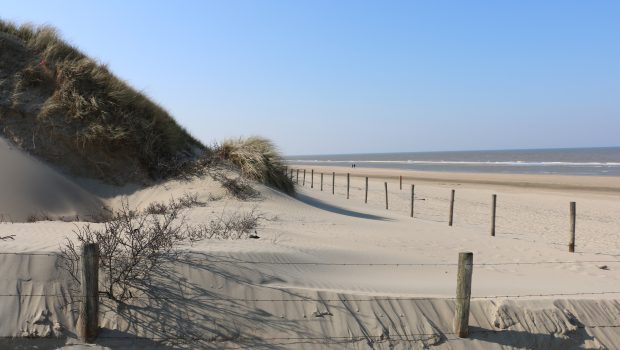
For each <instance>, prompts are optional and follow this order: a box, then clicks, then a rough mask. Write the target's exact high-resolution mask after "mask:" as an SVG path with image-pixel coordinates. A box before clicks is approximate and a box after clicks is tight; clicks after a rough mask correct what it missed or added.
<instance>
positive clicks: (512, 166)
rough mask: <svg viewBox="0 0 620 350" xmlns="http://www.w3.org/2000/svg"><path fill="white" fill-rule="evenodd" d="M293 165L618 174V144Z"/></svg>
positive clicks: (370, 156) (345, 157) (341, 158)
mask: <svg viewBox="0 0 620 350" xmlns="http://www.w3.org/2000/svg"><path fill="white" fill-rule="evenodd" d="M286 160H287V161H288V162H290V163H295V164H308V165H312V164H314V165H325V166H342V167H351V166H352V165H353V164H355V165H356V166H357V167H367V168H384V169H407V170H416V171H444V172H470V173H506V174H558V175H584V176H588V175H596V176H620V147H604V148H563V149H520V150H493V151H451V152H401V153H362V154H329V155H304V156H289V157H286Z"/></svg>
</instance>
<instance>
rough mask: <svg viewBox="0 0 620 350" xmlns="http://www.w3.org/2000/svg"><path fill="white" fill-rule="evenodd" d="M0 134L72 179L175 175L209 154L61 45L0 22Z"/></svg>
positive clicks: (49, 35)
mask: <svg viewBox="0 0 620 350" xmlns="http://www.w3.org/2000/svg"><path fill="white" fill-rule="evenodd" d="M0 133H2V134H3V135H4V136H5V137H6V138H7V139H9V140H10V141H12V142H13V143H14V144H16V145H17V146H18V147H19V148H21V149H22V150H25V151H28V152H29V153H31V154H34V155H37V156H38V157H41V158H43V159H45V160H47V161H49V162H51V163H53V164H55V165H58V166H60V167H62V168H63V169H66V170H68V171H69V172H70V173H71V174H73V175H78V176H82V177H91V178H98V179H102V180H105V181H108V182H113V183H127V182H140V181H148V180H152V179H159V178H163V177H167V176H171V175H175V171H178V168H179V165H180V164H182V163H183V162H184V161H186V160H188V159H191V158H192V157H193V156H195V154H196V153H197V152H199V151H200V150H201V149H203V148H204V147H203V146H202V145H201V144H200V143H199V142H198V141H196V140H195V139H194V138H193V137H192V136H191V135H189V134H188V133H187V132H186V131H185V130H184V129H183V128H181V127H180V126H179V125H178V124H177V123H176V121H175V120H174V119H173V118H172V117H171V116H170V115H169V114H168V113H167V112H166V111H165V110H164V109H163V108H161V107H160V106H158V105H157V104H155V103H154V102H152V101H151V100H149V99H148V98H147V97H146V96H144V95H143V94H141V93H139V92H137V91H136V90H134V89H132V88H131V87H129V86H128V85H127V84H126V83H125V82H123V81H122V80H120V79H118V78H117V77H115V76H114V75H113V74H112V73H111V72H110V71H109V70H108V69H107V67H105V66H103V65H101V64H98V63H97V62H96V61H94V60H93V59H90V58H88V57H87V56H86V55H84V54H83V53H81V52H80V51H79V50H78V49H76V48H75V47H73V46H71V45H69V44H67V43H66V42H64V41H63V40H61V39H60V38H59V36H58V35H57V33H56V32H55V30H54V29H53V28H50V27H32V26H26V25H23V26H17V25H14V24H11V23H8V22H4V21H1V20H0Z"/></svg>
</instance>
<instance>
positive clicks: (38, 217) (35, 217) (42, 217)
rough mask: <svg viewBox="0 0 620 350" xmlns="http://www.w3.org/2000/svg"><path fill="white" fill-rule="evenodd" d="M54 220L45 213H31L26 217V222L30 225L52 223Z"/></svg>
mask: <svg viewBox="0 0 620 350" xmlns="http://www.w3.org/2000/svg"><path fill="white" fill-rule="evenodd" d="M52 220H53V219H52V217H51V216H49V215H48V214H47V213H45V212H43V211H41V212H39V213H31V214H30V215H28V216H27V217H26V222H28V223H34V222H37V221H52Z"/></svg>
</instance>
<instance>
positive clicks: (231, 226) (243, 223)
mask: <svg viewBox="0 0 620 350" xmlns="http://www.w3.org/2000/svg"><path fill="white" fill-rule="evenodd" d="M263 219H264V215H263V214H262V213H260V212H259V211H258V210H257V209H256V208H253V209H252V210H250V211H248V212H233V213H229V214H225V213H224V212H222V214H221V215H220V216H219V217H218V218H217V219H215V220H211V221H210V222H209V224H207V225H199V226H197V227H188V228H187V238H188V239H189V240H190V241H191V242H196V241H200V240H203V239H246V238H250V236H253V234H254V233H255V231H256V229H257V228H258V227H259V225H260V221H261V220H263Z"/></svg>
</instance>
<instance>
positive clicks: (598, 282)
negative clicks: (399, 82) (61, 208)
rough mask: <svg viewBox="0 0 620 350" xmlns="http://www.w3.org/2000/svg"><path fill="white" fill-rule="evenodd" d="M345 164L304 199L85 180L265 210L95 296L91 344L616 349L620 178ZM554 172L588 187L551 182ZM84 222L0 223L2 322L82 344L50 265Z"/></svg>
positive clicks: (204, 184) (153, 196)
mask: <svg viewBox="0 0 620 350" xmlns="http://www.w3.org/2000/svg"><path fill="white" fill-rule="evenodd" d="M333 170H335V171H338V173H339V175H337V177H336V187H335V191H334V192H335V193H334V194H332V188H331V180H332V179H331V175H330V176H326V175H324V184H323V191H321V190H320V172H324V173H331V171H333ZM346 171H348V169H327V168H320V169H319V168H315V177H314V184H313V185H314V186H313V188H311V183H312V180H311V179H310V169H309V168H308V170H307V172H306V182H305V185H302V183H303V178H302V177H300V184H299V186H298V195H297V197H296V198H291V197H289V196H286V195H284V194H281V193H279V192H277V191H274V190H272V189H270V188H268V187H265V186H262V185H255V187H256V188H257V189H258V190H259V191H260V193H261V195H260V198H258V199H254V200H251V201H239V200H237V199H233V198H230V197H228V196H226V192H225V191H224V189H223V188H222V187H221V185H220V184H219V183H217V182H214V181H213V180H211V179H210V178H203V179H197V180H192V181H171V182H166V183H163V184H161V185H159V186H155V187H151V188H147V189H143V190H138V191H134V192H131V193H124V196H120V195H114V196H110V197H108V198H103V197H98V196H95V195H94V194H93V197H94V198H98V199H99V200H101V201H102V202H104V203H106V204H107V205H108V206H110V207H115V206H118V203H119V201H120V199H121V198H126V199H127V200H128V201H129V203H131V204H132V205H134V206H135V207H136V208H137V209H139V208H144V207H145V206H147V205H148V204H149V203H151V202H153V201H162V200H167V199H169V198H170V197H173V196H179V195H181V194H182V193H187V192H195V193H197V194H198V196H199V198H200V199H201V200H204V201H205V202H207V203H208V204H207V206H205V207H198V208H191V209H187V210H186V212H185V216H186V217H187V220H189V221H190V222H192V223H195V224H201V223H207V222H208V221H209V220H212V218H213V216H214V215H220V214H221V213H226V212H239V211H249V210H252V209H254V210H258V211H260V212H261V213H262V215H263V217H264V218H265V219H264V220H263V222H262V223H261V226H260V228H259V229H258V230H257V234H258V236H259V237H260V238H259V239H254V240H206V241H203V242H200V243H198V244H195V245H191V246H190V245H188V246H186V247H183V249H182V251H183V254H182V255H181V258H180V259H179V260H178V261H173V262H170V264H168V265H166V266H161V267H160V268H161V271H158V273H157V280H156V281H154V282H153V286H152V290H150V291H149V292H148V293H146V294H144V295H143V296H142V298H138V299H136V300H134V301H132V302H131V304H130V305H127V306H125V307H123V308H122V309H118V306H116V305H115V304H114V303H112V302H110V301H106V300H105V298H102V307H103V312H102V317H101V318H102V319H101V326H102V327H103V328H102V333H101V336H100V339H99V340H98V341H97V344H98V345H97V346H98V347H99V348H114V349H118V348H135V347H138V348H145V349H147V348H163V349H174V348H195V347H201V348H248V347H249V348H265V349H273V348H283V349H284V348H287V349H288V348H290V349H300V348H301V349H338V348H342V349H350V348H359V349H367V348H375V349H383V348H385V349H387V348H395V349H417V348H423V347H432V348H437V349H505V348H523V347H525V348H535V349H571V348H575V349H577V348H579V349H583V348H587V349H613V348H614V346H615V345H614V344H618V343H619V342H620V331H619V330H618V329H619V328H617V325H620V323H619V321H618V317H617V315H618V312H619V311H620V303H619V302H618V296H619V295H620V288H619V286H620V276H619V275H618V273H617V271H618V269H620V259H619V256H620V243H618V242H620V239H619V238H620V237H619V235H620V232H619V231H618V229H617V228H618V227H619V226H618V225H619V224H620V222H619V219H618V217H617V215H616V213H618V212H619V211H620V203H619V202H618V200H617V199H618V195H617V194H616V193H615V192H614V191H610V192H601V191H600V190H599V189H598V188H601V187H614V186H615V185H617V181H618V180H617V179H615V178H610V179H600V178H595V179H588V178H575V179H562V181H556V180H558V179H553V178H545V177H540V178H541V179H542V180H541V181H539V186H528V187H527V189H524V188H523V187H522V185H521V183H523V182H524V181H527V182H528V183H529V182H532V181H537V180H538V177H529V176H528V177H521V176H517V177H515V179H512V181H517V184H514V183H513V182H512V181H507V182H502V183H501V184H498V183H496V182H497V181H499V180H498V179H500V178H508V177H506V176H500V175H497V176H495V175H494V176H489V175H481V176H478V177H477V176H476V175H475V174H467V176H465V177H463V179H461V178H460V177H459V176H460V175H458V174H443V175H442V176H438V178H437V179H434V178H433V177H434V176H435V174H433V175H432V176H429V175H430V174H425V175H424V181H420V179H421V177H417V176H420V175H418V174H415V175H414V174H407V175H405V177H404V180H403V190H402V191H401V190H400V189H399V183H398V177H397V176H396V177H395V176H394V175H395V174H396V173H395V172H392V171H388V172H379V171H377V170H374V171H372V172H371V171H369V170H366V169H360V168H358V169H356V171H355V172H352V174H354V175H353V176H352V177H351V189H350V196H349V199H346V176H343V175H342V174H343V173H345V172H346ZM301 174H303V171H302V173H301ZM365 175H372V176H377V177H376V178H375V177H372V178H371V179H370V181H369V194H368V203H367V204H365V203H364V176H365ZM301 176H302V175H301ZM386 179H387V181H389V183H388V190H389V210H386V209H385V198H384V195H385V194H384V190H383V183H384V181H386ZM414 179H415V184H416V192H415V214H414V218H411V217H410V216H409V213H410V212H409V211H410V206H409V205H410V184H411V182H412V180H414ZM489 179H491V180H492V181H493V183H491V184H489V183H487V182H488V181H489ZM462 180H463V181H462ZM560 182H561V183H563V184H564V185H566V186H577V185H579V184H584V186H585V187H584V188H583V189H571V190H569V189H563V190H560V189H559V188H557V187H555V186H553V184H554V183H560ZM550 184H551V185H550ZM451 189H456V201H455V215H454V225H453V226H452V227H449V226H448V225H447V218H448V217H447V215H448V205H449V202H448V199H449V196H450V190H451ZM90 191H91V192H90V193H93V192H95V191H94V188H91V189H90ZM104 192H105V191H101V193H104ZM491 194H497V195H498V209H497V235H496V236H495V237H491V236H490V234H489V229H490V226H489V222H490V198H491ZM214 197H216V198H218V199H217V200H213V198H214ZM570 201H576V202H577V208H578V216H577V239H576V242H577V243H576V252H575V253H569V252H568V251H567V239H568V203H569V202H570ZM75 225H76V223H65V222H57V221H56V222H51V221H44V222H36V223H13V224H11V223H3V224H1V225H0V235H2V236H3V235H8V234H14V235H15V239H14V240H12V241H5V242H1V243H0V250H1V252H2V254H0V259H2V264H0V266H2V268H3V272H2V275H3V276H4V280H5V283H4V285H3V287H2V290H1V291H0V294H3V295H14V296H4V297H2V298H0V311H2V312H3V313H4V314H11V315H13V317H14V318H12V320H11V321H10V322H2V324H1V325H0V333H1V334H0V335H1V336H3V337H12V336H24V335H27V334H30V335H31V336H35V337H40V336H41V335H46V336H50V337H52V339H56V337H59V338H58V339H57V340H50V339H48V340H45V341H42V343H41V344H43V345H44V346H43V348H46V347H47V348H54V347H55V346H66V348H68V349H69V348H71V349H75V348H78V347H79V345H78V344H74V345H71V344H72V342H73V343H75V341H71V340H70V339H71V336H70V335H71V334H73V332H75V328H74V324H75V322H76V320H75V315H74V313H73V312H72V311H71V307H68V306H67V304H66V301H67V300H70V299H71V297H70V293H69V288H68V278H67V276H65V275H64V273H63V271H61V270H59V269H58V267H57V266H56V265H57V264H56V262H57V259H58V257H57V256H56V255H55V254H56V253H58V250H59V247H60V246H61V245H62V244H63V241H64V240H65V239H66V238H67V237H68V238H70V239H71V237H72V231H73V230H75ZM77 225H83V224H81V223H77ZM94 225H96V224H94ZM462 251H471V252H473V253H474V264H475V266H474V273H473V276H474V277H473V286H472V310H471V317H470V325H471V328H472V335H471V336H470V338H468V339H462V338H458V337H457V336H455V335H454V333H453V329H452V318H453V315H454V297H455V286H456V263H457V257H458V253H459V252H462ZM14 253H20V254H17V255H16V254H14ZM22 253H35V254H43V255H27V254H26V255H21V254H22ZM48 294H49V295H53V296H49V295H48ZM40 295H46V296H40ZM67 335H69V338H68V339H69V340H67V338H65V337H66V336H67ZM133 337H140V339H138V340H136V339H133ZM128 338H130V339H128ZM3 341H4V342H5V344H6V345H5V346H9V345H12V346H18V345H20V344H21V345H23V344H31V343H26V340H20V339H19V338H16V339H12V340H7V339H5V340H3ZM28 341H30V340H28ZM89 348H92V347H89Z"/></svg>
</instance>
